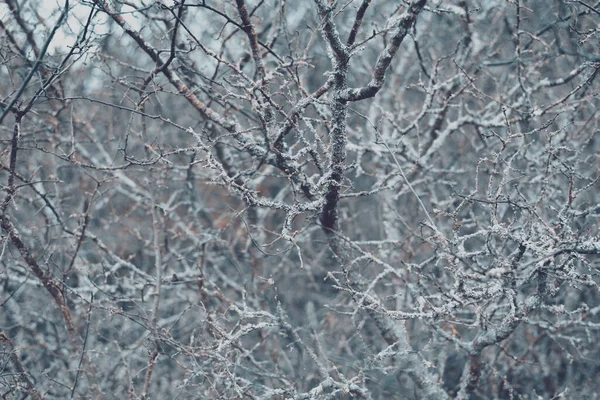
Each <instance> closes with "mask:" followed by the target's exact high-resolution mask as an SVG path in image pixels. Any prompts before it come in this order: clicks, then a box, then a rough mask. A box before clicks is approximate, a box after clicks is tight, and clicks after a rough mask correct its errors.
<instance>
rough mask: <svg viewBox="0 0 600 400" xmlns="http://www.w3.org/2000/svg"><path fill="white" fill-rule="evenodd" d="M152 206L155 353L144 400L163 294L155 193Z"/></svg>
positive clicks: (157, 344) (156, 356)
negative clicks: (161, 295)
mask: <svg viewBox="0 0 600 400" xmlns="http://www.w3.org/2000/svg"><path fill="white" fill-rule="evenodd" d="M151 200H152V204H151V210H152V211H151V214H152V247H153V249H154V270H155V280H156V287H155V291H154V304H153V307H152V316H151V320H150V329H151V330H152V335H153V336H154V351H153V352H152V354H151V355H150V360H149V361H148V367H147V368H148V369H147V370H146V378H145V380H144V391H143V394H142V399H147V398H149V397H148V396H149V395H148V394H149V392H150V383H151V381H152V371H153V370H154V366H155V365H156V359H157V358H158V355H159V354H160V345H159V343H158V310H159V307H160V294H161V279H162V255H161V251H160V221H159V218H158V213H157V212H156V207H157V204H156V201H155V199H154V192H153V193H152V199H151Z"/></svg>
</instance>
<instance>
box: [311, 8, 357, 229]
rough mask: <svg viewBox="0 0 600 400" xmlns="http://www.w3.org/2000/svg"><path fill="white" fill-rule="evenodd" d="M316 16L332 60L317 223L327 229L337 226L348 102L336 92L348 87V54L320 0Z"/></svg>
mask: <svg viewBox="0 0 600 400" xmlns="http://www.w3.org/2000/svg"><path fill="white" fill-rule="evenodd" d="M315 3H316V4H317V9H318V12H319V16H320V17H321V19H322V28H321V32H322V34H323V38H324V39H325V41H326V43H327V46H328V47H329V49H330V50H331V52H330V59H331V62H332V63H333V68H334V71H333V90H334V93H333V99H332V104H331V113H332V115H333V130H332V131H331V153H330V159H329V177H328V178H329V179H328V181H327V189H326V194H325V204H324V205H323V210H322V211H321V218H320V220H321V224H322V225H323V228H324V229H325V230H326V231H327V232H331V231H336V230H337V229H338V211H337V205H338V202H339V199H340V187H341V185H342V182H343V179H344V172H345V169H346V145H347V143H348V139H347V137H346V118H347V116H348V104H347V102H346V101H345V100H344V99H343V98H342V97H341V96H340V94H341V93H342V92H343V91H344V90H346V89H348V63H349V61H350V55H349V53H348V49H347V47H346V46H345V45H344V44H343V43H342V41H341V40H340V35H339V32H338V31H337V29H336V27H335V24H334V22H333V20H332V18H331V14H332V13H333V8H332V7H329V6H326V5H325V4H324V3H323V0H315Z"/></svg>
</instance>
